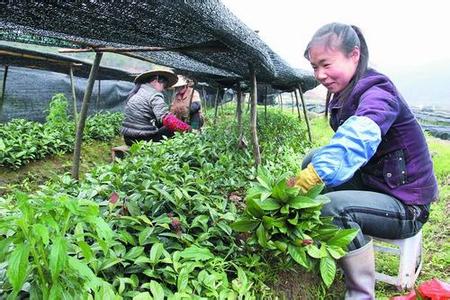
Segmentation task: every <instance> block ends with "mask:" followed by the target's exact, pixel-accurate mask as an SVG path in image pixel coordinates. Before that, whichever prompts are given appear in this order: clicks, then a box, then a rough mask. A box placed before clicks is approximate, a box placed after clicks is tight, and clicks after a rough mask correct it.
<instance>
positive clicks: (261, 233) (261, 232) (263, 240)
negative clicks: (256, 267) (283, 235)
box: [256, 224, 268, 248]
mask: <svg viewBox="0 0 450 300" xmlns="http://www.w3.org/2000/svg"><path fill="white" fill-rule="evenodd" d="M256 236H257V237H258V243H259V244H260V245H261V246H263V247H264V248H267V247H268V245H267V236H266V230H265V229H264V226H263V224H260V225H259V226H258V229H257V230H256Z"/></svg>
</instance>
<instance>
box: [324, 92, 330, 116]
mask: <svg viewBox="0 0 450 300" xmlns="http://www.w3.org/2000/svg"><path fill="white" fill-rule="evenodd" d="M330 99H331V92H330V91H327V98H326V99H325V118H326V119H328V109H329V106H330Z"/></svg>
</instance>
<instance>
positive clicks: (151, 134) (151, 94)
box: [120, 70, 191, 146]
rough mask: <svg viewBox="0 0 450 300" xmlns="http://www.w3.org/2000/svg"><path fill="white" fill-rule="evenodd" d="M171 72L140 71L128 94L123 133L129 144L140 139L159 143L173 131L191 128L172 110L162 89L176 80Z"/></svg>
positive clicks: (175, 76) (183, 130)
mask: <svg viewBox="0 0 450 300" xmlns="http://www.w3.org/2000/svg"><path fill="white" fill-rule="evenodd" d="M177 80H178V78H177V75H175V73H173V72H172V71H166V70H153V71H150V72H145V73H142V74H140V75H139V76H137V77H136V79H135V80H134V82H135V87H134V89H133V90H132V91H131V92H130V94H129V95H128V99H127V104H126V106H125V119H124V121H123V123H122V128H121V130H120V131H121V133H122V135H123V138H124V140H125V143H126V144H127V145H128V146H131V145H132V144H133V143H134V142H138V141H154V142H158V141H160V140H161V139H163V137H171V136H173V134H174V132H176V131H178V132H185V131H189V130H191V127H190V126H189V125H188V124H186V123H185V122H183V121H181V120H180V119H178V118H177V117H176V116H175V115H174V114H172V113H170V112H169V107H168V105H167V104H166V102H165V101H164V95H163V93H162V92H163V91H164V90H165V89H167V88H169V87H171V86H173V85H174V84H175V83H176V82H177Z"/></svg>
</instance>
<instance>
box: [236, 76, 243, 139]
mask: <svg viewBox="0 0 450 300" xmlns="http://www.w3.org/2000/svg"><path fill="white" fill-rule="evenodd" d="M236 116H237V123H238V132H239V139H238V145H239V147H243V145H244V129H243V126H242V90H241V85H240V83H239V82H238V84H237V98H236Z"/></svg>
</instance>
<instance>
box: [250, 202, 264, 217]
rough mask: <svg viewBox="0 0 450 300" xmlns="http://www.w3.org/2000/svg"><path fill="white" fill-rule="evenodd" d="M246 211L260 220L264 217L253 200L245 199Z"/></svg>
mask: <svg viewBox="0 0 450 300" xmlns="http://www.w3.org/2000/svg"><path fill="white" fill-rule="evenodd" d="M247 211H248V212H249V214H250V215H252V216H253V217H255V218H261V217H262V216H263V215H264V211H263V210H262V209H261V207H260V206H259V204H258V203H257V202H256V200H254V199H251V198H250V199H247Z"/></svg>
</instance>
